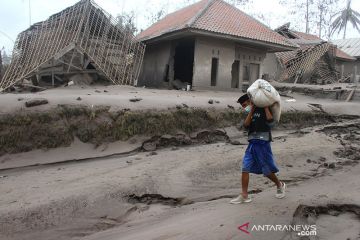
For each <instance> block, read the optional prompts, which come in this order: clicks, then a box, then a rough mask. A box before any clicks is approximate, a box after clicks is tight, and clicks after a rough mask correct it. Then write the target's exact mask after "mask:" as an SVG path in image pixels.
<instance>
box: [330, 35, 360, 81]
mask: <svg viewBox="0 0 360 240" xmlns="http://www.w3.org/2000/svg"><path fill="white" fill-rule="evenodd" d="M332 42H333V43H334V44H335V45H337V47H338V49H339V50H340V51H342V52H344V53H345V57H343V58H340V59H339V60H338V61H337V63H336V66H337V68H338V71H339V72H340V74H341V76H342V77H349V78H350V81H351V82H356V81H357V82H359V79H360V38H349V39H339V40H334V41H332ZM339 55H340V54H339ZM342 55H343V54H341V55H340V56H342Z"/></svg>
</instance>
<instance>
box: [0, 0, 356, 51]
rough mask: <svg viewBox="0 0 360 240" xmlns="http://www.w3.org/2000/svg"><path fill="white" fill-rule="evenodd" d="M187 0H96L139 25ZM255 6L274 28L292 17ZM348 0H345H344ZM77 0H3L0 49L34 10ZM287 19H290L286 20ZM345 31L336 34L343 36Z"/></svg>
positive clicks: (266, 5)
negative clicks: (151, 14) (130, 14)
mask: <svg viewBox="0 0 360 240" xmlns="http://www.w3.org/2000/svg"><path fill="white" fill-rule="evenodd" d="M185 1H186V0H95V2H96V3H97V4H98V5H100V6H101V7H102V8H103V9H104V10H105V11H107V12H109V13H110V14H112V15H113V16H116V15H118V14H120V13H122V12H130V11H134V12H135V13H136V24H137V27H138V29H145V28H146V27H148V19H147V17H148V16H149V12H155V11H157V10H158V9H159V8H160V6H163V5H166V3H169V4H168V5H169V7H168V9H166V10H167V11H168V12H171V11H174V10H176V9H178V8H179V7H180V6H183V5H184V2H185ZM252 1H253V4H252V6H251V7H248V8H246V9H242V10H244V11H245V12H247V13H249V14H250V15H251V14H252V13H254V12H255V11H256V13H262V14H264V15H265V16H267V22H264V23H265V24H267V25H269V26H270V27H271V28H276V27H278V26H280V25H282V24H284V23H285V22H287V21H289V20H288V19H291V16H289V15H287V14H288V13H287V9H286V8H285V7H283V6H280V5H279V4H278V3H277V2H278V0H252ZM341 1H345V0H341ZM76 2H77V0H30V3H31V4H30V11H29V0H0V49H1V48H2V47H5V50H6V52H7V53H9V52H11V50H12V48H13V41H15V39H16V36H17V34H18V33H19V32H21V31H23V30H25V29H26V28H28V27H29V24H30V17H29V13H30V12H31V23H35V22H39V21H44V20H46V19H47V18H48V17H49V16H50V15H52V14H54V13H57V12H59V11H61V10H63V9H64V8H66V7H69V6H71V5H73V4H75V3H76ZM194 2H195V0H194ZM352 8H353V9H354V10H356V11H358V12H360V0H353V1H352ZM284 19H286V20H284ZM341 37H342V34H340V35H339V36H335V37H333V38H334V39H336V38H341ZM346 37H347V38H354V37H358V38H359V37H360V34H359V33H358V32H356V31H355V30H354V29H352V27H350V26H349V30H348V32H347V35H346Z"/></svg>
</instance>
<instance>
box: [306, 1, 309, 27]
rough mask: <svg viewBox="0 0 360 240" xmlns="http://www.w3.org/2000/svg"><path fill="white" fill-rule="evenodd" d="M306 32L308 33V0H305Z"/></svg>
mask: <svg viewBox="0 0 360 240" xmlns="http://www.w3.org/2000/svg"><path fill="white" fill-rule="evenodd" d="M305 32H306V33H309V0H306V29H305Z"/></svg>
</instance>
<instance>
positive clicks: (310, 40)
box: [264, 23, 353, 84]
mask: <svg viewBox="0 0 360 240" xmlns="http://www.w3.org/2000/svg"><path fill="white" fill-rule="evenodd" d="M289 26H290V24H289V23H287V24H285V25H283V26H281V27H279V28H277V29H275V31H276V32H278V33H279V34H281V35H282V36H284V37H286V38H288V39H289V41H291V42H292V43H294V44H297V45H299V48H298V49H296V50H294V51H287V52H277V53H273V54H268V55H267V56H266V59H265V64H264V74H265V76H266V78H269V79H275V80H277V81H281V82H293V83H308V84H329V83H334V82H337V81H341V77H342V76H341V75H340V74H339V72H338V71H337V68H336V62H337V61H353V58H352V57H351V56H349V55H347V54H346V53H344V52H343V51H341V50H340V49H337V47H336V46H335V45H334V44H332V43H330V42H327V41H324V40H322V39H321V38H319V37H317V36H315V35H312V34H306V33H302V32H297V31H293V30H290V29H289Z"/></svg>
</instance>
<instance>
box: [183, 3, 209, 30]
mask: <svg viewBox="0 0 360 240" xmlns="http://www.w3.org/2000/svg"><path fill="white" fill-rule="evenodd" d="M204 1H208V2H207V4H206V5H205V6H204V7H203V9H201V11H199V12H198V13H197V14H195V16H194V17H192V18H191V19H190V20H189V22H188V23H187V24H186V27H192V26H193V25H194V23H195V22H196V21H197V20H198V19H199V18H200V17H201V16H202V15H203V14H204V13H205V12H206V11H207V10H208V9H209V7H210V5H212V3H214V2H215V1H216V0H204Z"/></svg>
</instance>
